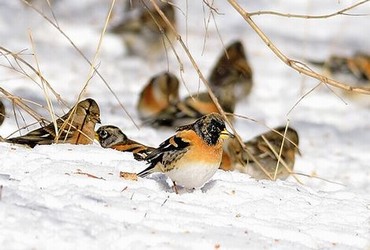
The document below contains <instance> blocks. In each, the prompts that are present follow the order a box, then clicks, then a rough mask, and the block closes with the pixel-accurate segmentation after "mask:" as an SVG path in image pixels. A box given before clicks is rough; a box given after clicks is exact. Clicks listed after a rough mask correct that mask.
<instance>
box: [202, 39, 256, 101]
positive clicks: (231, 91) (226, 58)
mask: <svg viewBox="0 0 370 250" xmlns="http://www.w3.org/2000/svg"><path fill="white" fill-rule="evenodd" d="M208 81H209V84H210V87H211V89H212V91H213V92H214V93H215V95H216V96H217V98H218V99H219V101H220V102H223V99H225V98H226V99H227V100H230V99H231V98H233V99H234V103H235V102H236V101H238V100H240V99H242V98H244V97H246V96H247V95H249V93H250V92H251V89H252V86H253V75H252V69H251V67H250V66H249V63H248V60H247V56H246V53H245V50H244V46H243V44H242V43H241V42H240V41H235V42H233V43H231V44H230V45H229V46H228V47H227V48H226V51H223V53H222V55H221V56H220V58H219V59H218V61H217V63H216V65H215V66H214V67H213V69H212V70H211V74H210V76H209V78H208ZM225 95H226V96H225ZM227 95H228V96H227ZM230 96H231V97H230ZM234 106H235V104H234Z"/></svg>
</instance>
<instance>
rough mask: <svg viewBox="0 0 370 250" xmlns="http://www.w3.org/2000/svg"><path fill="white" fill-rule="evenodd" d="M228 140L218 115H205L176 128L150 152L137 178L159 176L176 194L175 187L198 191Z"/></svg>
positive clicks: (218, 163) (211, 171) (212, 173)
mask: <svg viewBox="0 0 370 250" xmlns="http://www.w3.org/2000/svg"><path fill="white" fill-rule="evenodd" d="M231 136H233V135H232V134H230V133H229V132H228V131H227V130H226V127H225V122H224V120H223V118H222V117H221V115H219V114H217V113H212V114H208V115H205V116H203V117H201V118H199V119H198V120H196V121H195V122H194V123H192V124H189V125H184V126H181V127H179V128H178V129H177V131H176V134H175V135H174V136H172V137H170V138H169V139H167V140H166V141H164V142H162V143H161V144H160V145H159V147H158V148H157V149H155V150H153V151H152V153H150V154H149V155H148V156H147V157H146V158H145V160H146V161H147V162H148V164H149V167H148V168H146V169H144V170H143V171H141V172H140V173H138V176H139V177H145V176H147V175H149V174H151V173H154V172H162V173H164V174H165V175H166V176H168V177H169V178H170V179H171V180H172V181H173V183H174V187H175V190H176V192H177V189H176V184H178V185H181V186H183V187H185V188H187V189H192V188H198V187H202V186H203V185H204V184H205V183H206V182H207V181H208V180H209V179H211V178H212V176H213V175H214V174H215V173H216V171H217V169H218V167H219V166H220V162H221V156H222V144H223V142H224V140H225V139H227V138H229V137H231Z"/></svg>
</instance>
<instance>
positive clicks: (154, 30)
mask: <svg viewBox="0 0 370 250" xmlns="http://www.w3.org/2000/svg"><path fill="white" fill-rule="evenodd" d="M156 4H157V5H158V7H159V8H160V10H161V11H162V12H163V13H164V15H165V16H166V17H167V19H168V20H169V21H170V23H171V24H172V25H173V26H174V27H176V15H175V8H174V6H173V5H172V4H170V3H167V2H163V1H161V2H159V1H156ZM110 31H111V32H112V33H114V34H117V35H120V36H122V38H123V41H124V43H125V44H126V47H127V50H128V53H129V54H130V55H139V56H142V57H144V58H147V57H152V56H157V55H161V54H163V52H164V50H165V49H166V48H168V46H169V43H170V42H173V41H174V40H175V33H174V32H173V30H172V29H171V28H170V27H169V25H168V24H167V23H166V22H165V21H164V20H163V18H162V17H161V16H160V15H159V13H158V12H157V11H156V10H155V8H154V6H153V3H151V2H150V1H146V0H144V1H142V0H131V1H127V4H126V7H125V15H124V18H123V20H122V21H121V22H120V23H119V24H117V25H116V26H114V27H112V29H111V30H110Z"/></svg>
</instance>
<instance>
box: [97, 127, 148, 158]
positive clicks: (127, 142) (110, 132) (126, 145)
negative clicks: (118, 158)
mask: <svg viewBox="0 0 370 250" xmlns="http://www.w3.org/2000/svg"><path fill="white" fill-rule="evenodd" d="M95 139H97V140H98V141H99V143H100V145H101V146H102V147H103V148H112V149H115V150H118V151H121V152H132V154H133V155H134V158H135V159H136V160H139V161H140V160H144V159H145V158H146V156H147V155H148V154H150V153H151V152H152V151H153V150H154V148H153V147H149V146H146V145H144V144H141V143H140V142H136V141H134V140H131V139H129V138H128V137H127V136H126V135H125V134H124V133H123V132H122V131H121V129H119V128H118V127H116V126H112V125H106V126H101V127H100V128H99V129H98V130H97V131H96V135H95Z"/></svg>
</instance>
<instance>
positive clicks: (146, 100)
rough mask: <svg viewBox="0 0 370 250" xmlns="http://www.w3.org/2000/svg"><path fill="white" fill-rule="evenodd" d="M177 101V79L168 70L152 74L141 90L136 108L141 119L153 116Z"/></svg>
mask: <svg viewBox="0 0 370 250" xmlns="http://www.w3.org/2000/svg"><path fill="white" fill-rule="evenodd" d="M178 101H179V80H178V79H177V77H176V76H175V75H173V74H171V73H169V72H163V73H161V74H158V75H155V76H153V77H152V78H151V79H150V80H149V82H148V83H147V85H145V87H144V89H143V90H142V91H141V93H140V96H139V101H138V104H137V110H138V113H139V116H140V118H141V119H143V120H146V119H148V118H152V119H153V117H155V116H156V115H158V114H159V113H160V112H161V111H162V110H165V109H166V108H168V107H169V106H170V105H173V104H175V103H177V102H178Z"/></svg>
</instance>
